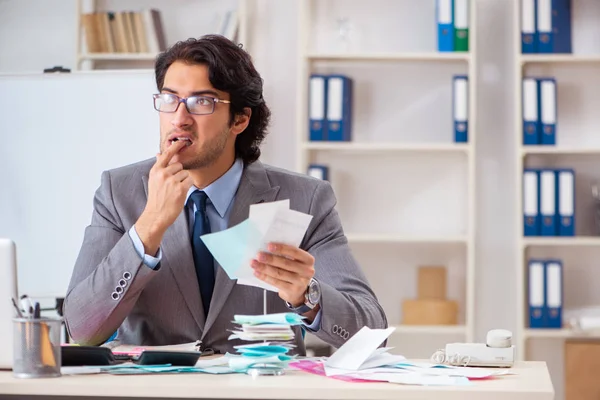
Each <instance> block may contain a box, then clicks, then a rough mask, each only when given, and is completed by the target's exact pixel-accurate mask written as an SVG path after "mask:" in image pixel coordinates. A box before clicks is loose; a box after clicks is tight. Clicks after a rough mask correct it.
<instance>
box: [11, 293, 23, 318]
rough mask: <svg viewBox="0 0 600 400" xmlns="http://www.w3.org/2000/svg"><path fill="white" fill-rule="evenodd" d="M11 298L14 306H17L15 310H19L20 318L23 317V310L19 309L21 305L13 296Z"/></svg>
mask: <svg viewBox="0 0 600 400" xmlns="http://www.w3.org/2000/svg"><path fill="white" fill-rule="evenodd" d="M10 300H11V301H12V304H13V307H15V310H17V316H18V317H19V318H23V313H22V312H21V310H20V309H19V306H17V302H16V300H15V299H14V298H13V297H11V298H10Z"/></svg>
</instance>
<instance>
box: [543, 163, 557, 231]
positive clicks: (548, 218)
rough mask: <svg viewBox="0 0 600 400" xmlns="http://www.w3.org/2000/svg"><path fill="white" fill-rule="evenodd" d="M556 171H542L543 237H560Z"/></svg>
mask: <svg viewBox="0 0 600 400" xmlns="http://www.w3.org/2000/svg"><path fill="white" fill-rule="evenodd" d="M556 193H557V190H556V171H554V170H552V169H542V170H540V216H541V220H542V223H541V228H540V233H541V235H542V236H557V235H558V218H557V208H556Z"/></svg>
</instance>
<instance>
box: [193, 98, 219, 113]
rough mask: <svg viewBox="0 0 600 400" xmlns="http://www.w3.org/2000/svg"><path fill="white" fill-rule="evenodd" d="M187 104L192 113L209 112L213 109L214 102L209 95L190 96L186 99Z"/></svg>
mask: <svg viewBox="0 0 600 400" xmlns="http://www.w3.org/2000/svg"><path fill="white" fill-rule="evenodd" d="M187 106H188V111H189V112H190V113H192V114H200V115H202V114H210V113H212V112H213V110H214V106H215V102H214V100H213V99H211V98H210V97H203V96H192V97H189V98H188V99H187Z"/></svg>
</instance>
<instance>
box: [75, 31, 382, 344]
mask: <svg viewBox="0 0 600 400" xmlns="http://www.w3.org/2000/svg"><path fill="white" fill-rule="evenodd" d="M155 72H156V84H157V87H158V90H159V93H158V94H156V95H154V107H155V109H156V110H157V111H158V114H159V117H160V153H159V154H157V155H156V158H152V159H149V160H146V161H142V162H139V163H136V164H133V165H128V166H125V167H122V168H118V169H114V170H110V171H105V172H104V173H103V174H102V178H101V185H100V187H99V188H98V190H97V191H96V194H95V197H94V211H93V215H92V221H91V224H90V226H88V227H87V228H86V231H85V237H84V240H83V245H82V248H81V251H80V254H79V256H78V258H77V261H76V264H75V268H74V271H73V275H72V278H71V282H70V285H69V288H68V293H67V296H66V298H65V302H64V315H65V320H66V324H67V327H68V330H69V333H70V336H71V337H72V338H73V340H74V341H75V342H77V343H80V344H86V345H99V344H102V343H105V342H106V341H107V340H109V338H111V337H112V336H113V334H114V333H115V332H116V337H117V338H118V340H119V342H120V343H126V344H138V345H165V344H177V343H189V342H194V341H197V340H201V341H202V346H203V348H205V349H208V348H210V349H213V350H215V351H217V352H221V353H225V352H228V351H229V352H233V351H235V349H234V347H233V346H234V345H238V344H241V342H240V341H237V340H232V341H229V340H228V337H229V335H230V334H231V332H230V330H231V329H233V328H234V325H233V324H232V320H233V316H234V315H235V314H262V312H263V290H262V289H259V288H256V287H252V286H245V285H236V282H235V281H233V280H230V279H229V277H228V276H227V274H226V273H225V271H224V270H223V269H222V268H221V267H220V266H219V265H218V263H217V262H216V261H215V260H214V259H213V258H212V255H211V254H210V252H209V251H208V250H207V249H206V246H205V245H204V243H203V242H202V240H201V239H200V236H201V235H203V234H205V233H209V232H216V231H218V230H222V229H226V228H227V227H231V226H234V225H236V224H238V223H240V222H242V221H243V220H245V219H246V218H247V217H248V214H249V207H250V205H251V204H255V203H261V202H271V201H276V200H283V199H289V200H290V208H292V209H294V210H298V211H301V212H304V213H307V214H310V215H312V216H313V218H312V221H311V223H310V226H309V227H308V230H307V232H306V235H305V236H304V239H303V241H302V243H301V245H300V247H299V248H294V247H291V246H287V245H283V244H278V243H273V244H272V245H271V246H270V248H269V252H268V253H261V254H257V255H256V259H255V260H253V261H252V268H254V271H255V275H256V276H257V277H258V278H259V279H262V280H263V281H265V282H267V283H269V284H271V285H273V286H275V287H277V288H278V290H279V291H278V292H277V293H276V292H269V293H268V299H267V305H268V313H279V312H296V313H299V314H301V315H303V316H305V317H306V318H305V320H304V326H303V328H304V329H306V330H308V331H311V332H313V333H314V334H315V335H316V336H318V337H319V338H321V339H322V340H324V341H325V342H327V343H329V344H331V345H332V346H334V347H339V346H341V345H342V344H343V343H344V342H345V341H346V340H348V338H349V337H351V336H352V335H353V334H355V333H356V332H357V331H358V330H360V329H361V328H362V327H363V326H369V327H371V328H384V327H386V326H387V320H386V317H385V314H384V312H383V309H382V307H381V306H380V305H379V304H378V301H377V299H376V297H375V295H374V293H373V291H372V290H371V289H370V288H369V285H368V283H367V281H366V279H365V277H364V275H363V273H362V271H361V269H360V267H359V266H358V265H357V263H356V261H355V260H354V258H353V256H352V255H351V252H350V249H349V247H348V244H347V240H346V238H345V236H344V233H343V230H342V226H341V223H340V220H339V217H338V214H337V212H336V211H335V208H334V207H335V203H336V199H335V196H334V193H333V191H332V189H331V186H330V185H329V184H328V183H327V182H325V181H321V180H318V179H314V178H310V177H308V176H306V175H301V174H295V173H291V172H288V171H284V170H281V169H276V168H273V167H270V166H266V165H263V164H261V163H260V162H259V161H258V158H259V156H260V149H259V145H260V143H261V142H262V140H263V138H264V137H265V135H266V128H267V125H268V122H269V118H270V111H269V109H268V107H267V105H266V104H265V101H264V99H263V95H262V79H261V77H260V75H259V74H258V72H257V71H256V70H255V69H254V66H253V65H252V61H251V59H250V57H249V55H248V54H247V53H246V52H245V51H244V50H242V49H241V48H240V47H238V46H236V45H235V44H233V43H232V42H230V41H229V40H227V39H225V38H223V37H221V36H216V35H215V36H213V35H210V36H205V37H203V38H201V39H199V40H196V39H189V40H187V41H184V42H179V43H177V44H175V45H174V46H173V47H172V48H170V49H169V50H167V51H166V52H164V53H162V54H161V55H160V56H159V57H158V59H157V61H156V66H155ZM124 134H126V133H124ZM295 334H296V337H295V344H296V345H297V348H296V349H295V351H296V353H298V354H305V347H304V343H303V340H302V332H301V329H300V327H299V326H297V327H295Z"/></svg>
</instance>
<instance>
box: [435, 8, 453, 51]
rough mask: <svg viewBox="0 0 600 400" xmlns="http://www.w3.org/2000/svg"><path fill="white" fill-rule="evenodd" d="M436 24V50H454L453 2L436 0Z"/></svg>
mask: <svg viewBox="0 0 600 400" xmlns="http://www.w3.org/2000/svg"><path fill="white" fill-rule="evenodd" d="M436 4H437V25H438V51H441V52H447V51H454V15H453V14H454V13H453V11H454V2H453V0H436Z"/></svg>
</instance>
